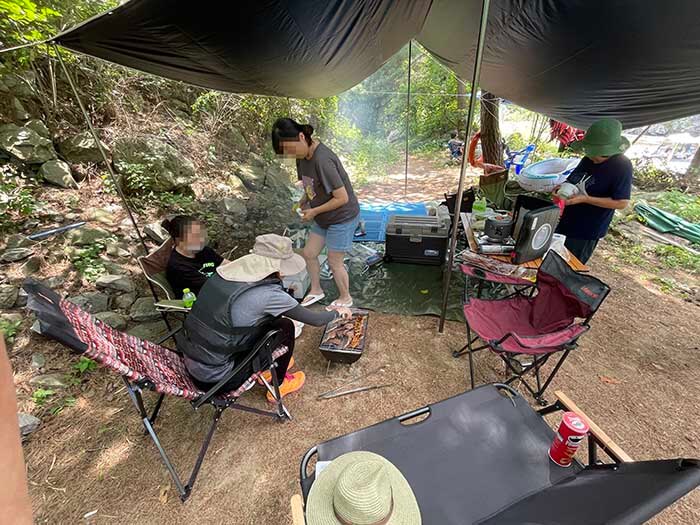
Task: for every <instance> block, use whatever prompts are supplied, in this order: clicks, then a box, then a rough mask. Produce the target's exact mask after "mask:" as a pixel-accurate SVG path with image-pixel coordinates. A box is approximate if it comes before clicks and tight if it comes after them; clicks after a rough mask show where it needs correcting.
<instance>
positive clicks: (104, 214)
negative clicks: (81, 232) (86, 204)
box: [88, 208, 114, 226]
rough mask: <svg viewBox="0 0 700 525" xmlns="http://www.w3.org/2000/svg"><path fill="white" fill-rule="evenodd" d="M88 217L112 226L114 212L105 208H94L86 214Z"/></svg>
mask: <svg viewBox="0 0 700 525" xmlns="http://www.w3.org/2000/svg"><path fill="white" fill-rule="evenodd" d="M88 219H89V220H91V221H97V222H101V223H102V224H105V225H107V226H114V214H113V213H112V211H111V210H108V209H107V208H95V209H94V210H92V211H91V212H90V214H89V215H88Z"/></svg>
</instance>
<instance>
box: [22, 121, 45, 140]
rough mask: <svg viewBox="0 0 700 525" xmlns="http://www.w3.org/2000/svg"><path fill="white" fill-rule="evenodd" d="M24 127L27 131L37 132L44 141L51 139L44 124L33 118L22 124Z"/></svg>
mask: <svg viewBox="0 0 700 525" xmlns="http://www.w3.org/2000/svg"><path fill="white" fill-rule="evenodd" d="M24 127H25V128H29V129H31V130H33V131H35V132H37V133H38V134H39V135H40V136H42V137H44V138H45V139H50V138H51V133H50V132H49V128H47V127H46V124H44V123H43V122H42V121H41V120H39V119H38V118H33V119H31V120H30V121H28V122H26V123H25V124H24Z"/></svg>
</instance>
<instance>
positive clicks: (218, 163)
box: [0, 64, 297, 426]
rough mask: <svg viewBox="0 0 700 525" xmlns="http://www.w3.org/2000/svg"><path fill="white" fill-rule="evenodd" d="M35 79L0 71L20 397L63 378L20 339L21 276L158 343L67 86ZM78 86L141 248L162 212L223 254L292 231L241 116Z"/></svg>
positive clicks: (99, 161) (137, 84)
mask: <svg viewBox="0 0 700 525" xmlns="http://www.w3.org/2000/svg"><path fill="white" fill-rule="evenodd" d="M35 69H36V68H35ZM41 71H44V72H45V71H47V69H46V67H40V68H38V69H37V71H36V72H35V71H30V70H23V71H21V72H19V73H18V70H17V69H16V68H8V67H5V66H2V64H0V175H1V177H2V178H1V179H0V216H1V218H0V330H3V331H4V332H5V333H6V337H7V339H8V340H9V341H10V342H11V343H12V341H13V340H14V344H11V345H10V351H11V358H12V360H13V365H14V367H15V369H16V370H24V371H26V370H30V373H29V376H30V377H29V379H28V384H27V385H25V390H26V391H27V393H28V395H33V394H32V392H36V391H37V389H44V390H45V389H47V388H56V387H60V386H61V383H62V382H63V383H65V381H64V379H65V378H66V377H68V375H70V369H68V370H66V369H62V368H59V369H56V368H55V364H56V363H57V361H56V360H55V359H53V356H52V355H49V354H50V352H49V353H47V352H46V351H43V350H41V348H42V345H43V344H44V341H45V340H44V339H43V338H41V337H38V336H36V335H32V334H31V333H30V331H29V328H30V327H31V326H32V323H33V319H31V318H30V317H29V314H28V313H27V312H26V310H25V309H23V306H24V305H25V304H26V296H25V295H24V293H23V291H22V290H21V282H22V281H23V279H25V278H27V277H31V278H36V279H39V280H41V281H43V282H45V283H46V284H48V285H49V286H50V287H51V288H53V289H54V290H57V291H58V292H59V293H60V294H61V295H65V296H67V297H68V298H69V300H70V301H72V302H74V303H76V304H78V305H81V306H82V307H84V308H85V309H87V310H88V311H89V312H91V313H93V314H95V315H96V316H97V317H98V318H100V319H102V320H103V321H105V322H106V323H108V324H110V325H112V326H114V327H116V328H119V329H123V330H126V331H128V332H129V333H132V334H135V335H138V336H139V337H144V338H148V339H157V338H159V337H160V336H161V335H162V334H164V333H165V330H166V328H165V324H164V322H163V319H162V317H161V314H160V313H159V312H158V311H156V310H155V308H154V306H153V297H152V295H151V292H150V290H149V288H148V286H147V283H146V280H145V279H144V278H143V276H142V274H141V271H140V269H139V266H138V264H137V261H136V258H137V257H138V256H140V255H143V253H144V250H143V248H142V246H141V244H140V242H139V241H138V236H137V235H136V232H135V230H134V228H133V226H132V224H131V222H130V220H129V219H128V216H127V213H126V210H125V208H124V206H123V204H122V202H121V200H120V199H119V198H118V194H117V192H116V191H115V181H113V180H112V179H111V177H110V175H109V171H108V169H107V165H106V164H105V162H104V159H103V157H102V155H101V153H100V148H99V147H98V144H97V143H96V141H95V140H94V138H93V136H92V135H91V134H90V132H89V130H88V129H87V126H86V124H85V122H84V120H82V119H81V114H80V112H79V110H78V107H77V104H76V102H75V100H74V98H73V97H72V95H71V93H70V90H69V86H68V84H67V83H66V82H65V79H63V78H61V77H60V75H59V76H58V77H57V78H54V82H56V85H57V90H56V91H57V92H56V98H55V99H54V98H53V93H52V90H51V89H47V86H50V85H51V82H49V81H47V80H46V79H43V80H42V74H41ZM110 71H111V72H112V73H113V74H114V71H113V70H110ZM75 74H76V77H77V78H78V80H79V82H78V83H79V85H80V86H81V89H82V91H83V93H82V95H83V97H84V102H85V103H86V105H87V107H88V108H89V111H90V114H91V118H92V119H93V121H94V122H95V125H96V127H97V130H98V134H99V136H100V141H101V146H102V149H103V150H104V151H105V152H106V154H107V156H108V162H109V164H110V166H111V167H112V169H113V171H114V173H115V174H116V184H118V185H119V186H120V187H121V189H122V190H123V191H124V193H125V194H126V195H127V196H128V199H129V202H130V205H131V208H132V210H133V211H134V214H135V216H136V218H137V220H138V221H139V223H140V225H141V227H142V233H144V235H145V237H146V242H147V243H148V248H149V249H152V248H154V247H156V246H157V245H158V244H159V243H161V242H162V241H163V238H164V236H165V235H167V234H166V233H165V232H164V231H162V229H161V228H160V227H159V225H158V224H159V222H160V221H161V220H162V218H163V217H164V216H166V215H168V214H174V213H190V214H194V215H197V216H199V217H201V218H202V219H203V220H204V221H205V222H206V223H207V224H208V226H209V234H210V244H211V245H213V247H215V248H216V249H218V250H219V251H220V252H221V253H227V252H229V251H230V250H232V249H233V250H234V252H233V256H235V255H236V254H243V253H245V252H246V251H247V249H248V248H249V247H250V245H251V243H252V239H253V238H254V236H255V235H258V234H260V233H265V232H271V231H276V232H279V233H281V232H282V230H284V228H285V227H286V226H287V225H288V224H290V223H294V222H295V221H296V220H297V219H296V215H295V214H292V213H291V203H292V199H293V192H294V187H293V185H292V179H291V177H290V173H289V172H288V171H286V170H285V168H284V167H283V166H281V165H280V164H279V163H278V162H276V160H275V159H274V158H273V156H272V155H271V152H270V151H269V146H268V145H267V141H266V133H267V132H266V131H265V129H264V126H261V124H260V122H258V121H256V122H255V124H253V125H245V124H247V123H249V121H250V119H248V120H246V117H245V113H244V110H245V108H243V106H242V105H239V107H237V108H234V109H236V111H233V110H232V107H229V108H225V107H224V108H223V111H222V107H221V104H222V102H221V100H217V97H221V95H218V94H210V93H206V92H203V91H202V90H198V89H195V88H192V87H188V86H184V85H182V84H178V83H175V82H166V81H160V80H156V79H151V78H150V77H147V78H144V77H142V76H141V77H139V76H135V75H134V74H130V73H128V72H120V73H119V74H118V75H116V76H114V78H111V77H108V78H110V81H109V82H108V83H107V84H106V81H105V80H104V79H103V78H100V76H99V75H105V74H106V72H105V70H104V69H103V70H101V71H100V70H98V71H96V72H86V71H85V70H84V69H80V68H79V67H78V66H77V65H76V66H75ZM225 100H227V101H229V103H231V101H233V102H236V100H239V101H240V100H243V98H236V97H234V96H227V97H226V99H225ZM232 106H235V104H232ZM270 116H271V115H270ZM82 221H84V222H85V225H83V226H81V227H78V228H75V229H72V230H70V231H67V232H64V233H59V234H50V235H47V236H45V237H43V238H41V239H38V240H32V239H31V238H30V237H31V236H32V235H34V234H37V233H40V232H45V231H47V230H50V229H53V228H59V227H62V226H69V225H71V224H75V223H78V222H82ZM52 348H53V347H52ZM37 349H39V350H37ZM54 351H56V352H61V351H63V350H61V349H60V348H55V350H54ZM62 362H63V361H62ZM52 363H53V365H52ZM62 366H63V365H62ZM64 386H65V385H64ZM39 415H41V414H39ZM26 421H30V422H31V423H32V424H34V421H33V420H31V418H29V419H27V418H26V417H25V422H26ZM30 426H31V425H30Z"/></svg>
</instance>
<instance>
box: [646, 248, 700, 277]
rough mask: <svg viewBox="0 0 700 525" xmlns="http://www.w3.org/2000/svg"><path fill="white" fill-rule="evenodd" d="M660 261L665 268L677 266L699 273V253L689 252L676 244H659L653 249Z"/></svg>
mask: <svg viewBox="0 0 700 525" xmlns="http://www.w3.org/2000/svg"><path fill="white" fill-rule="evenodd" d="M654 253H655V254H656V255H657V257H659V259H660V260H661V263H662V264H663V265H664V266H666V267H667V268H678V269H681V270H686V271H688V272H690V273H694V274H700V255H695V254H693V253H690V252H689V251H688V250H684V249H683V248H680V247H678V246H671V245H666V244H660V245H658V246H657V247H656V248H655V249H654Z"/></svg>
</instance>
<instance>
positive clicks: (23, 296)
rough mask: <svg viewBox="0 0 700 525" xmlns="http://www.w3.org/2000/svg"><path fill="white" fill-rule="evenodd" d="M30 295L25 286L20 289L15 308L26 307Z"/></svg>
mask: <svg viewBox="0 0 700 525" xmlns="http://www.w3.org/2000/svg"><path fill="white" fill-rule="evenodd" d="M28 298H29V296H28V295H27V292H25V291H24V288H20V289H19V293H18V294H17V300H16V301H15V308H24V307H25V306H27V299H28Z"/></svg>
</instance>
